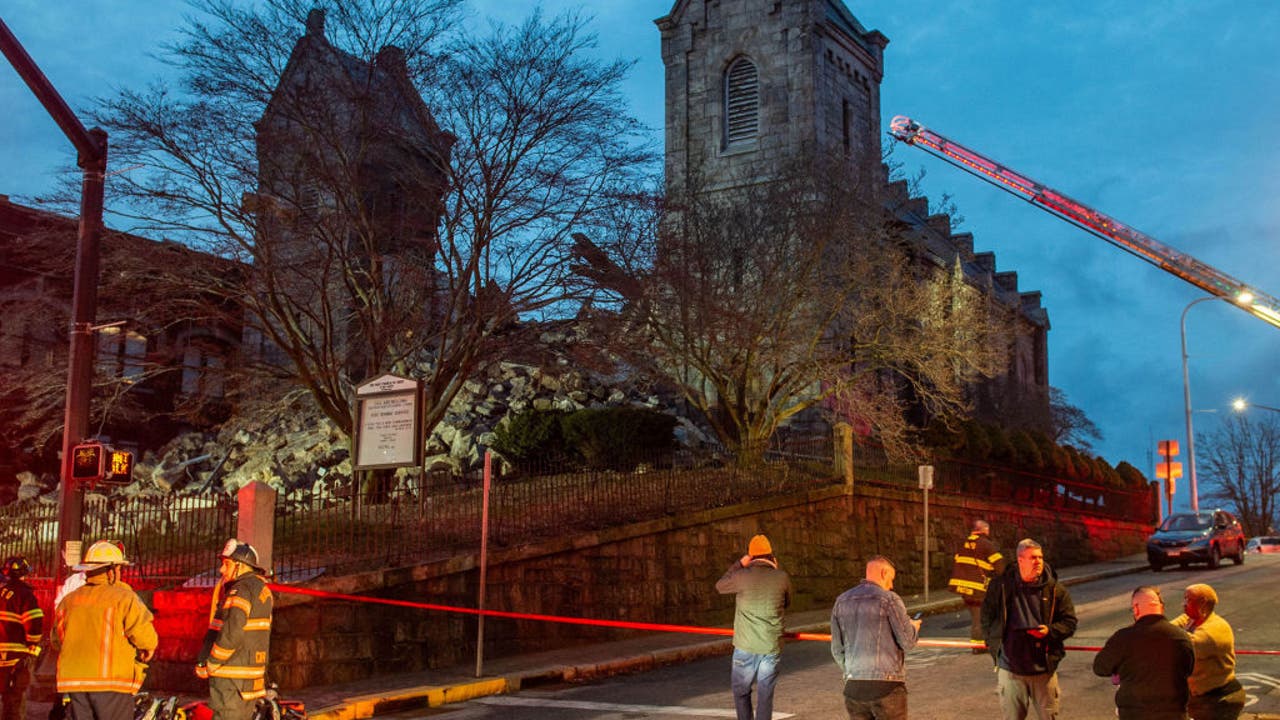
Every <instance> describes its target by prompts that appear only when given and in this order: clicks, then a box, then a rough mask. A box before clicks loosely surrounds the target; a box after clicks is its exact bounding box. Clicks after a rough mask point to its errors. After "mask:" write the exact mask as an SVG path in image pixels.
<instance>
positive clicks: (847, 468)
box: [833, 422, 853, 490]
mask: <svg viewBox="0 0 1280 720" xmlns="http://www.w3.org/2000/svg"><path fill="white" fill-rule="evenodd" d="M833 432H834V433H835V452H834V453H833V454H834V456H835V471H836V474H837V475H839V476H840V477H842V478H844V487H845V489H846V490H852V489H853V426H852V425H850V424H849V423H845V422H840V423H836V425H835V427H834V428H833Z"/></svg>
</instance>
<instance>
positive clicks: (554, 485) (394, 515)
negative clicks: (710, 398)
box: [0, 438, 1155, 585]
mask: <svg viewBox="0 0 1280 720" xmlns="http://www.w3.org/2000/svg"><path fill="white" fill-rule="evenodd" d="M832 452H833V447H832V443H831V441H830V439H827V438H816V439H814V438H810V439H795V440H788V441H785V442H784V441H779V442H775V443H773V444H771V446H770V447H769V448H768V449H767V450H766V451H765V452H763V453H760V454H755V453H753V454H751V455H752V457H755V458H758V460H756V461H755V462H754V463H753V464H752V466H751V467H745V466H744V465H742V464H740V463H739V462H738V461H735V460H734V459H733V458H732V456H730V455H729V454H727V453H724V452H703V453H699V454H692V453H680V454H676V455H668V456H664V457H661V458H655V459H654V460H653V461H652V462H648V463H643V464H641V465H639V466H637V467H635V468H634V469H631V470H629V471H626V472H621V471H615V470H601V469H597V470H584V469H580V468H574V469H570V468H565V467H557V466H555V465H554V464H551V463H547V464H544V465H543V466H542V467H522V468H519V469H515V470H512V469H508V470H507V472H506V474H502V475H499V474H497V473H495V477H494V479H493V481H492V484H491V489H490V499H489V513H490V516H489V529H490V530H489V537H490V543H491V544H492V546H493V547H495V548H503V547H511V546H517V545H520V544H525V543H530V542H537V541H538V540H540V539H545V538H550V537H555V536H557V535H563V534H567V533H576V532H583V531H590V530H595V529H601V528H606V527H612V526H617V525H623V524H627V523H632V522H638V521H644V520H651V519H655V518H660V517H664V516H667V515H674V514H677V513H684V512H691V511H697V510H703V509H710V508H715V507H721V506H726V505H732V504H735V503H739V502H744V501H749V500H755V499H761V498H765V497H770V496H773V495H780V494H786V493H792V492H797V491H803V490H810V489H815V488H820V487H826V486H830V485H832V484H837V483H839V482H841V480H840V478H838V477H836V476H835V473H834V472H833V471H832V467H833V457H832ZM934 465H935V472H934V490H935V492H942V493H954V494H960V495H967V496H973V497H983V498H989V499H992V500H995V501H1007V502H1009V503H1011V504H1013V505H1021V506H1027V507H1037V508H1047V509H1060V510H1063V511H1068V512H1072V513H1083V514H1093V515H1098V516H1104V517H1109V518H1115V519H1122V520H1132V521H1137V522H1154V513H1155V510H1154V507H1155V506H1154V504H1153V503H1152V494H1151V492H1150V491H1149V490H1146V489H1126V488H1114V487H1104V486H1099V485H1094V484H1090V483H1083V482H1078V481H1066V480H1061V479H1058V478H1053V477H1049V476H1045V475H1038V474H1035V473H1028V472H1021V471H1016V470H1010V469H1007V468H1001V467H995V466H988V465H982V464H979V463H971V462H966V461H961V460H944V461H937V462H935V463H934ZM853 466H854V478H855V480H854V481H855V483H858V484H869V485H884V486H891V487H909V488H915V487H916V486H917V481H916V477H917V476H916V466H915V465H895V464H891V463H889V462H888V461H887V460H886V459H885V457H884V454H883V452H881V451H879V450H878V449H877V448H875V447H871V446H866V445H857V446H855V448H854V462H853ZM482 497H483V476H482V474H481V472H480V471H476V472H471V473H465V474H450V473H408V474H403V472H402V474H399V475H397V474H394V473H391V472H385V473H382V474H380V475H378V476H376V477H375V478H374V479H372V480H371V481H367V482H360V483H357V482H351V481H346V482H343V483H340V484H337V485H325V486H318V487H317V488H316V489H315V490H314V491H312V492H302V493H299V492H296V491H295V492H290V493H282V494H281V495H280V496H279V497H278V498H277V503H276V512H275V539H274V556H275V564H276V570H277V572H278V573H280V574H281V576H282V577H285V578H303V577H307V576H311V575H316V574H320V573H325V574H345V573H348V572H358V571H361V570H371V569H377V568H384V567H401V566H407V565H413V564H415V563H418V562H421V561H425V560H430V559H440V558H447V557H450V556H452V555H455V554H457V552H458V551H461V550H464V549H465V550H472V549H475V548H477V547H478V546H479V543H480V532H481V512H482V509H483V503H482ZM235 521H236V507H235V500H234V498H232V497H231V496H228V495H224V494H217V495H210V496H198V497H192V496H172V495H170V496H157V497H133V498H103V497H102V496H96V495H91V496H90V498H89V500H87V501H86V503H85V512H84V520H83V526H84V533H83V536H84V538H85V541H86V542H85V544H86V546H87V545H88V543H90V542H92V541H93V540H96V539H99V538H105V539H111V540H119V541H122V542H123V543H124V545H125V548H126V554H127V555H128V556H129V558H130V560H132V561H133V562H134V563H135V565H134V567H132V568H131V569H130V572H129V573H128V575H129V576H131V577H133V578H135V579H137V580H138V581H145V582H147V584H148V585H175V584H179V583H182V582H187V581H190V580H191V579H192V578H197V581H199V579H198V577H197V576H200V575H207V576H208V578H207V579H208V581H209V582H212V576H213V575H214V573H215V570H216V557H217V552H218V550H219V549H220V548H221V547H222V543H223V542H224V541H225V540H226V539H227V538H229V537H232V536H233V535H234V534H235V527H236V522H235ZM56 542H57V508H56V506H55V505H53V504H52V503H41V502H38V501H35V502H32V501H28V502H26V503H21V504H14V505H9V506H6V507H0V556H7V555H11V554H22V555H25V556H26V557H27V558H28V559H29V561H30V562H31V563H32V565H33V566H34V568H35V574H36V575H37V576H51V575H52V574H53V571H54V570H55V569H56V567H57V563H59V562H60V558H58V557H57V553H56Z"/></svg>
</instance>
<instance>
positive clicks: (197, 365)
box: [182, 344, 226, 398]
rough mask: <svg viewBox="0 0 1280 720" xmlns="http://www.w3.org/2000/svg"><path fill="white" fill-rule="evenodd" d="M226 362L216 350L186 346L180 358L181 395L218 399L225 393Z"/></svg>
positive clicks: (200, 346)
mask: <svg viewBox="0 0 1280 720" xmlns="http://www.w3.org/2000/svg"><path fill="white" fill-rule="evenodd" d="M225 368H226V361H225V360H224V358H223V357H222V355H220V354H219V353H218V351H217V350H215V349H213V348H210V347H205V346H203V345H200V344H192V345H188V346H187V348H186V350H185V351H184V352H183V356H182V394H183V395H203V396H204V397H209V398H220V397H222V396H223V395H224V393H225V380H226V378H225V373H224V370H225Z"/></svg>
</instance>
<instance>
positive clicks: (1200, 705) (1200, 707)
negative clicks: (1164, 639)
mask: <svg viewBox="0 0 1280 720" xmlns="http://www.w3.org/2000/svg"><path fill="white" fill-rule="evenodd" d="M1217 607H1218V593H1216V592H1214V590H1213V588H1212V587H1210V586H1209V585H1205V584H1204V583H1197V584H1195V585H1188V586H1187V589H1186V590H1184V591H1183V595H1182V610H1183V613H1182V614H1181V615H1179V616H1178V617H1176V618H1174V619H1173V620H1172V622H1173V624H1174V626H1175V627H1180V628H1182V629H1183V630H1186V631H1187V634H1188V635H1190V636H1191V648H1192V649H1193V650H1195V654H1196V662H1195V668H1194V669H1193V670H1192V671H1191V677H1189V678H1187V686H1188V687H1189V689H1190V691H1191V698H1190V699H1189V700H1188V701H1187V714H1188V715H1190V716H1191V718H1192V720H1234V718H1237V717H1239V716H1240V712H1241V711H1242V710H1244V703H1245V700H1246V695H1245V691H1244V686H1242V685H1241V684H1240V681H1239V680H1237V679H1236V638H1235V634H1234V633H1233V632H1231V626H1230V625H1229V624H1227V621H1226V620H1224V619H1223V618H1222V616H1221V615H1219V614H1217V613H1216V612H1214V610H1215V609H1216V608H1217Z"/></svg>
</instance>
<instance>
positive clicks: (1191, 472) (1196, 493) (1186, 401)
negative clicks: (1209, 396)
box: [1170, 295, 1226, 513]
mask: <svg viewBox="0 0 1280 720" xmlns="http://www.w3.org/2000/svg"><path fill="white" fill-rule="evenodd" d="M1209 300H1226V298H1220V297H1217V296H1215V295H1210V296H1209V297H1202V298H1197V299H1195V300H1192V301H1191V302H1189V303H1187V306H1186V307H1184V308H1182V322H1181V327H1182V402H1183V408H1184V410H1185V412H1186V421H1187V467H1188V470H1187V477H1188V478H1189V482H1190V484H1191V485H1190V487H1191V512H1193V513H1198V512H1200V490H1199V488H1198V487H1197V485H1196V435H1195V431H1194V430H1192V428H1191V380H1190V378H1189V377H1188V374H1187V311H1188V310H1190V309H1191V308H1192V306H1194V305H1198V304H1200V303H1202V302H1207V301H1209ZM1170 500H1171V501H1172V498H1171V499H1170ZM1170 511H1172V508H1171V509H1170Z"/></svg>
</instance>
